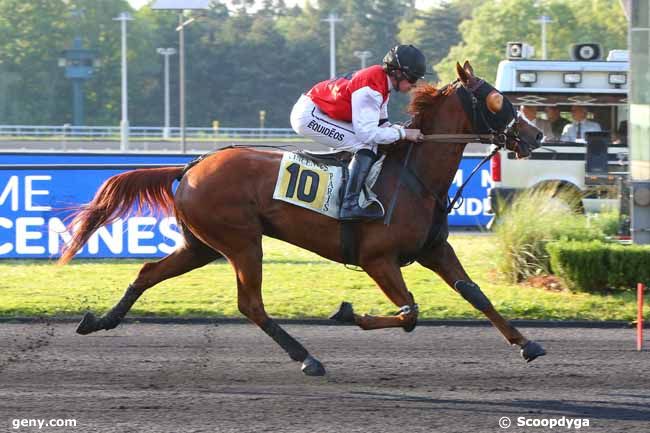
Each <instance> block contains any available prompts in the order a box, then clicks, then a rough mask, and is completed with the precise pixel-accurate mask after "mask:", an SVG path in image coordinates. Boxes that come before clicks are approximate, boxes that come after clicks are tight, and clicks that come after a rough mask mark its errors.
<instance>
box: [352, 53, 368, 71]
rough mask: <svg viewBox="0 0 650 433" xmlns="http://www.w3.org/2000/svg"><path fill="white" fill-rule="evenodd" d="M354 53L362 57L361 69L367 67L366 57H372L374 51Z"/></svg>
mask: <svg viewBox="0 0 650 433" xmlns="http://www.w3.org/2000/svg"><path fill="white" fill-rule="evenodd" d="M353 54H354V55H355V56H357V57H358V58H360V59H361V69H365V68H366V59H368V58H370V56H372V52H370V51H355V52H354V53H353Z"/></svg>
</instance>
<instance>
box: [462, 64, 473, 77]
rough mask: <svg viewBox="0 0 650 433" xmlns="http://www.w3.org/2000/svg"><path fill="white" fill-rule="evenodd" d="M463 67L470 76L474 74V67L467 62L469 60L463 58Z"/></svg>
mask: <svg viewBox="0 0 650 433" xmlns="http://www.w3.org/2000/svg"><path fill="white" fill-rule="evenodd" d="M463 69H465V71H467V73H468V74H469V75H470V76H472V77H473V76H474V68H472V65H470V64H469V60H465V63H463Z"/></svg>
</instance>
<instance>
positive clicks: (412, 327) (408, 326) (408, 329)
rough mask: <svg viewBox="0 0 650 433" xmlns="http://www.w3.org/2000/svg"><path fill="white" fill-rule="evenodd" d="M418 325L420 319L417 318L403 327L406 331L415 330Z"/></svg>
mask: <svg viewBox="0 0 650 433" xmlns="http://www.w3.org/2000/svg"><path fill="white" fill-rule="evenodd" d="M416 326H418V319H415V320H414V321H413V322H411V323H409V324H408V325H406V326H404V327H403V328H402V329H403V330H404V332H413V330H414V329H415V327H416Z"/></svg>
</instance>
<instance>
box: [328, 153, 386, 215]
mask: <svg viewBox="0 0 650 433" xmlns="http://www.w3.org/2000/svg"><path fill="white" fill-rule="evenodd" d="M374 162H375V153H374V152H373V151H372V150H369V149H361V150H360V151H358V152H357V153H356V154H355V155H354V157H353V158H352V161H351V162H350V166H349V167H348V171H349V179H348V183H347V185H346V186H345V196H344V197H343V205H342V206H341V212H340V214H339V219H340V220H342V221H354V220H360V219H377V218H382V217H383V216H384V215H383V213H382V211H381V209H379V208H378V207H377V205H370V206H368V207H367V208H362V207H361V206H359V194H360V193H361V188H363V185H364V183H365V182H366V177H367V176H368V172H369V171H370V168H371V167H372V164H373V163H374Z"/></svg>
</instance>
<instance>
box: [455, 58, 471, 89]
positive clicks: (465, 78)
mask: <svg viewBox="0 0 650 433" xmlns="http://www.w3.org/2000/svg"><path fill="white" fill-rule="evenodd" d="M456 75H458V79H459V80H460V82H461V83H463V84H467V83H469V74H468V73H467V71H466V70H465V69H464V68H463V67H462V66H460V63H458V62H456Z"/></svg>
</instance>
